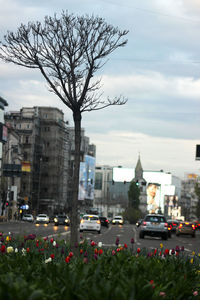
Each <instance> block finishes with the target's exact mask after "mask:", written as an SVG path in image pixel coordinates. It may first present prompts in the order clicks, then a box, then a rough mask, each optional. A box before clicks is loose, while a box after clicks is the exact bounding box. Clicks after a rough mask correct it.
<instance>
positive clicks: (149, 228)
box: [139, 214, 168, 240]
mask: <svg viewBox="0 0 200 300" xmlns="http://www.w3.org/2000/svg"><path fill="white" fill-rule="evenodd" d="M145 235H146V236H157V237H161V238H162V239H164V240H167V239H168V223H167V221H166V219H165V217H164V216H163V215H159V214H148V215H146V216H145V218H144V220H143V222H142V224H141V225H140V231H139V237H140V238H141V239H143V238H144V237H145Z"/></svg>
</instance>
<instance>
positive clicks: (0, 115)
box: [0, 97, 8, 216]
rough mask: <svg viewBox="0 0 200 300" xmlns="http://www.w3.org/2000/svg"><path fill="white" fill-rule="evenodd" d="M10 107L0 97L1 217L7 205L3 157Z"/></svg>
mask: <svg viewBox="0 0 200 300" xmlns="http://www.w3.org/2000/svg"><path fill="white" fill-rule="evenodd" d="M5 106H8V103H7V102H6V100H4V99H3V98H2V97H0V191H1V192H0V216H2V215H3V210H4V205H5V195H4V193H3V192H2V191H3V178H2V173H3V170H2V155H3V144H4V143H6V141H7V128H6V126H5V124H4V109H5Z"/></svg>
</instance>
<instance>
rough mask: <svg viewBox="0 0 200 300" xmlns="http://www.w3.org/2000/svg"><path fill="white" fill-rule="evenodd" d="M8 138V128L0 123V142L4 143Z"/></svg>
mask: <svg viewBox="0 0 200 300" xmlns="http://www.w3.org/2000/svg"><path fill="white" fill-rule="evenodd" d="M7 140H8V128H7V127H6V125H4V124H2V123H0V142H2V143H6V142H7Z"/></svg>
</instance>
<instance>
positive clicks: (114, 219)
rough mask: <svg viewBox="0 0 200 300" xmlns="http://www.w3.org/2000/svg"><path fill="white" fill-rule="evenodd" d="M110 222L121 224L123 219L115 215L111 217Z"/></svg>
mask: <svg viewBox="0 0 200 300" xmlns="http://www.w3.org/2000/svg"><path fill="white" fill-rule="evenodd" d="M112 224H113V225H116V224H119V225H123V224H124V219H123V217H122V216H115V217H114V218H113V219H112Z"/></svg>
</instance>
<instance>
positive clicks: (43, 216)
mask: <svg viewBox="0 0 200 300" xmlns="http://www.w3.org/2000/svg"><path fill="white" fill-rule="evenodd" d="M38 217H42V218H46V217H47V215H38Z"/></svg>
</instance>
